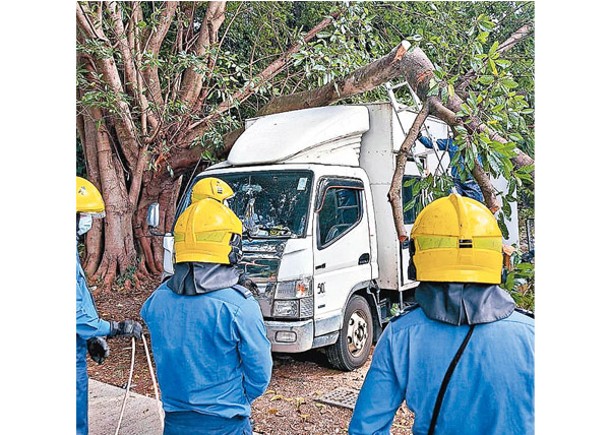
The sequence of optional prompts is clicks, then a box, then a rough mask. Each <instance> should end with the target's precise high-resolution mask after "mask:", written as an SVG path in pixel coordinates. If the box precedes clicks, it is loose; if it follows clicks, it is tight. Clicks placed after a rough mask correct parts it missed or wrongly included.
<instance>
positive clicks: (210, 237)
mask: <svg viewBox="0 0 609 435" xmlns="http://www.w3.org/2000/svg"><path fill="white" fill-rule="evenodd" d="M225 236H226V231H208V232H205V233H195V239H196V240H197V241H198V242H221V241H222V240H224V237H225Z"/></svg>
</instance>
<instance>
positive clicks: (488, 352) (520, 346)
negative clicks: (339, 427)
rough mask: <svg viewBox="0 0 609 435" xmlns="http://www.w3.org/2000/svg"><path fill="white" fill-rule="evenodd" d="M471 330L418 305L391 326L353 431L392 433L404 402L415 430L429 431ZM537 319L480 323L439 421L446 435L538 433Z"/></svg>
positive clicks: (516, 315)
mask: <svg viewBox="0 0 609 435" xmlns="http://www.w3.org/2000/svg"><path fill="white" fill-rule="evenodd" d="M468 330H469V326H468V325H467V324H462V325H461V326H455V325H450V324H448V323H443V322H439V321H436V320H431V319H430V318H428V317H427V316H426V315H425V313H424V311H423V309H421V308H417V309H415V310H413V311H412V312H410V313H407V314H404V315H402V316H400V317H398V318H397V319H396V320H395V321H392V322H390V323H389V325H388V326H387V327H386V329H385V331H384V332H383V334H382V336H381V338H380V340H379V342H378V344H377V346H376V348H375V349H374V355H373V359H372V364H371V366H370V369H369V371H368V373H367V375H366V379H365V381H364V385H363V386H362V389H361V391H360V394H359V397H358V400H357V403H356V406H355V410H354V412H353V418H352V420H351V424H350V426H349V434H352V435H359V434H361V435H375V434H389V433H390V432H389V430H390V428H391V425H392V422H393V418H394V415H395V413H396V411H397V409H398V408H399V407H400V405H401V403H402V402H403V401H406V405H407V406H408V408H409V409H410V410H411V411H413V412H414V414H415V421H414V426H413V434H427V432H428V429H429V424H430V421H431V417H432V413H433V409H434V405H435V400H436V397H437V395H438V391H439V389H440V385H441V384H442V379H443V378H444V374H445V373H446V370H447V368H448V366H449V364H450V362H451V361H452V359H453V357H454V355H455V353H456V352H457V349H458V348H459V346H460V345H461V342H462V341H463V339H464V337H465V335H466V334H467V332H468ZM533 346H534V320H533V319H531V318H529V317H527V316H525V315H523V314H520V313H518V312H513V313H512V314H511V315H510V316H509V317H507V318H505V319H502V320H497V321H494V322H491V323H483V324H477V325H476V327H475V329H474V332H473V335H472V337H471V340H470V342H469V343H468V345H467V348H466V349H465V352H464V353H463V355H462V357H461V359H460V360H459V363H458V365H457V367H456V369H455V371H454V373H453V375H452V378H451V380H450V383H449V384H448V388H447V390H446V394H445V396H444V401H443V403H442V407H441V411H440V414H439V418H438V421H437V425H436V433H437V434H442V435H451V434H455V435H456V434H458V435H470V434H472V435H473V434H479V435H493V434H496V435H509V434H514V435H525V434H533V433H534V410H533V403H534V361H533V356H534V355H533Z"/></svg>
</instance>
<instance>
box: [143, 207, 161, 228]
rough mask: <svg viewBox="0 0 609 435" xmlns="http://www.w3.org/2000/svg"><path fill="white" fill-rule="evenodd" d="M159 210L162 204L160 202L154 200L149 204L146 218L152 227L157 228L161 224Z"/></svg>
mask: <svg viewBox="0 0 609 435" xmlns="http://www.w3.org/2000/svg"><path fill="white" fill-rule="evenodd" d="M159 210H160V206H159V203H158V202H153V203H152V204H150V206H148V216H147V218H146V223H147V224H148V226H149V227H151V228H156V227H158V226H159V220H160V218H159Z"/></svg>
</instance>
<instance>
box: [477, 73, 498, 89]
mask: <svg viewBox="0 0 609 435" xmlns="http://www.w3.org/2000/svg"><path fill="white" fill-rule="evenodd" d="M478 81H479V82H480V83H481V84H483V85H485V86H488V85H490V84H491V83H493V82H494V81H495V77H493V76H492V75H488V74H485V75H483V76H480V77H479V78H478Z"/></svg>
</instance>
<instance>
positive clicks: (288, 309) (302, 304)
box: [272, 296, 313, 319]
mask: <svg viewBox="0 0 609 435" xmlns="http://www.w3.org/2000/svg"><path fill="white" fill-rule="evenodd" d="M272 315H273V317H290V318H293V319H304V318H308V317H312V316H313V296H308V297H306V298H302V299H289V300H285V301H277V300H276V301H274V302H273V312H272Z"/></svg>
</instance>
